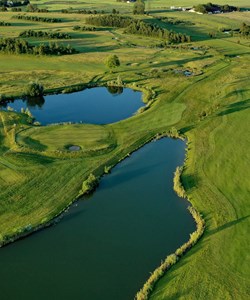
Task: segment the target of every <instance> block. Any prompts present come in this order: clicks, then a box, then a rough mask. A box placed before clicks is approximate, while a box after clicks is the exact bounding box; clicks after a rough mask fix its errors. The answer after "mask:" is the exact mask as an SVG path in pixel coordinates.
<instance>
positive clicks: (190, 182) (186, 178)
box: [181, 173, 199, 191]
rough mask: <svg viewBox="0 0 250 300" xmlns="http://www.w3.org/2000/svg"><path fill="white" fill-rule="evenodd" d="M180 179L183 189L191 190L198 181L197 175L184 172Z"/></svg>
mask: <svg viewBox="0 0 250 300" xmlns="http://www.w3.org/2000/svg"><path fill="white" fill-rule="evenodd" d="M181 180H182V182H183V185H184V188H185V190H187V191H189V190H192V189H193V188H196V187H197V185H198V183H199V179H198V177H197V175H194V174H185V173H184V174H182V175H181Z"/></svg>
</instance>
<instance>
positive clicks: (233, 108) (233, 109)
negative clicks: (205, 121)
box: [217, 99, 250, 117]
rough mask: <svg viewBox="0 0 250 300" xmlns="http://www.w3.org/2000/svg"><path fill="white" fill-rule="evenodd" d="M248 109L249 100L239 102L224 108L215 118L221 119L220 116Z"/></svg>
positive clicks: (249, 106)
mask: <svg viewBox="0 0 250 300" xmlns="http://www.w3.org/2000/svg"><path fill="white" fill-rule="evenodd" d="M249 108H250V99H247V100H244V101H240V102H237V103H233V104H230V105H228V106H227V107H226V109H225V110H224V111H222V112H220V113H218V114H217V116H219V117H221V116H225V115H229V114H232V113H234V112H238V111H242V110H245V109H249Z"/></svg>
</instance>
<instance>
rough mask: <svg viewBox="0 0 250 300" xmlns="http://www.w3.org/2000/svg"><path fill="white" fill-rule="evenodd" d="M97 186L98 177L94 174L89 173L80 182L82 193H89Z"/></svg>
mask: <svg viewBox="0 0 250 300" xmlns="http://www.w3.org/2000/svg"><path fill="white" fill-rule="evenodd" d="M97 186H98V178H96V177H95V175H94V174H92V173H91V174H90V175H89V177H88V178H87V179H86V180H85V181H83V183H82V193H83V194H89V193H90V192H92V191H93V190H94V189H95V188H96V187H97Z"/></svg>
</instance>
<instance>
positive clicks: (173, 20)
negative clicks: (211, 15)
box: [157, 17, 195, 25]
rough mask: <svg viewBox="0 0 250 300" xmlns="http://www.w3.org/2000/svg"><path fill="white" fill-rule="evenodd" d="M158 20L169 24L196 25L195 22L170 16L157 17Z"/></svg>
mask: <svg viewBox="0 0 250 300" xmlns="http://www.w3.org/2000/svg"><path fill="white" fill-rule="evenodd" d="M157 20H159V21H162V22H164V23H166V24H169V25H195V23H193V22H191V21H187V20H179V19H176V18H169V17H162V18H159V17H158V18H157Z"/></svg>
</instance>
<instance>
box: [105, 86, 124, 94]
mask: <svg viewBox="0 0 250 300" xmlns="http://www.w3.org/2000/svg"><path fill="white" fill-rule="evenodd" d="M107 90H108V92H109V93H110V94H112V95H119V94H122V93H123V87H122V86H107Z"/></svg>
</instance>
